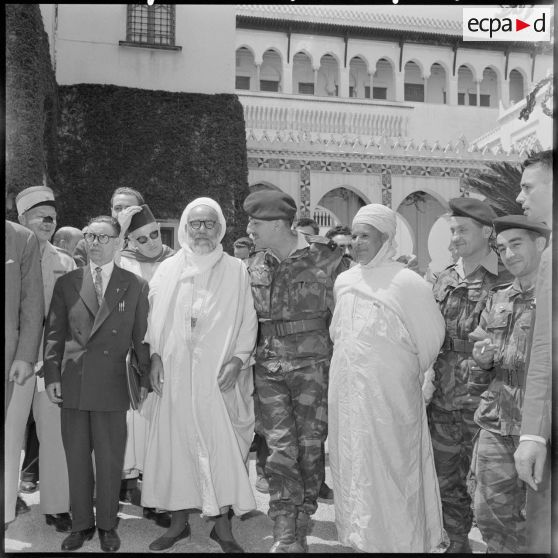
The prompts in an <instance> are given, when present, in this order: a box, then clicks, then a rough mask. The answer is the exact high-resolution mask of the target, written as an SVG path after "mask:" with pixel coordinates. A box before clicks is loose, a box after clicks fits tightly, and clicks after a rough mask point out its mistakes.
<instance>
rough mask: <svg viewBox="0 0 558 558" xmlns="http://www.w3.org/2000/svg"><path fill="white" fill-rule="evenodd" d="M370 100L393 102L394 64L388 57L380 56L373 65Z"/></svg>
mask: <svg viewBox="0 0 558 558" xmlns="http://www.w3.org/2000/svg"><path fill="white" fill-rule="evenodd" d="M373 67H374V73H373V75H372V91H371V92H370V96H371V98H372V99H384V100H389V101H393V100H395V67H396V66H395V63H394V62H393V60H392V59H391V57H389V56H381V57H380V58H378V60H376V63H375V64H374V66H373Z"/></svg>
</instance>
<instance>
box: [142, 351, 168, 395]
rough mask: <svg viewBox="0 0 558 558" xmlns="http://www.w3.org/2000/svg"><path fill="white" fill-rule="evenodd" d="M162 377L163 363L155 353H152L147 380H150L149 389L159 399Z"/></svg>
mask: <svg viewBox="0 0 558 558" xmlns="http://www.w3.org/2000/svg"><path fill="white" fill-rule="evenodd" d="M164 377H165V373H164V371H163V361H162V360H161V357H160V356H159V355H158V354H157V353H153V354H152V355H151V370H150V372H149V379H150V380H151V387H152V388H153V391H154V392H155V393H156V394H157V395H158V396H159V397H161V396H162V395H163V383H164V381H165V378H164ZM142 389H143V388H142Z"/></svg>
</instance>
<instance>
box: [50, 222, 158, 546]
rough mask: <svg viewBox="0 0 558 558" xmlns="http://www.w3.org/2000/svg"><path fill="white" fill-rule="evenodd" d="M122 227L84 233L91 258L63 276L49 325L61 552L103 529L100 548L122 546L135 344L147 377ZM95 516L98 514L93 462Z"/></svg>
mask: <svg viewBox="0 0 558 558" xmlns="http://www.w3.org/2000/svg"><path fill="white" fill-rule="evenodd" d="M119 234H120V225H119V224H118V221H116V219H114V218H113V217H108V216H101V217H95V218H94V219H92V220H91V221H90V222H89V224H88V229H87V232H86V233H85V234H84V237H85V240H86V242H87V251H88V256H89V263H88V264H87V265H86V266H84V267H81V268H79V269H76V270H74V271H72V272H70V273H68V274H66V275H63V276H62V277H60V278H59V279H58V281H57V282H56V284H55V286H54V293H53V295H52V302H51V306H50V310H49V313H48V318H47V323H46V326H45V341H44V371H45V383H46V386H47V393H48V396H49V398H50V399H51V401H52V402H54V403H60V404H61V405H62V417H61V423H62V440H63V443H64V450H65V452H66V461H67V464H68V476H69V482H70V502H71V510H72V533H71V534H70V535H69V536H68V537H67V538H66V539H65V540H64V541H63V543H62V550H77V549H78V548H81V546H82V545H83V543H84V542H85V541H86V540H89V539H91V538H92V537H93V534H94V533H95V522H96V525H97V527H98V529H99V539H100V543H101V549H102V550H104V551H106V552H114V551H116V550H118V549H119V548H120V539H119V537H118V534H117V532H116V524H117V512H118V493H119V489H120V477H121V474H122V467H123V462H124V449H125V444H126V411H127V410H128V408H129V405H130V400H129V395H128V388H127V379H126V355H127V353H128V349H129V348H130V346H131V345H133V347H134V349H135V351H136V354H137V356H138V361H139V368H140V372H141V373H142V374H149V369H150V357H149V347H148V345H144V344H143V343H142V341H143V338H144V335H145V331H146V328H147V312H148V308H149V303H148V300H147V294H148V290H149V287H148V284H147V281H145V280H144V279H142V278H141V277H139V276H137V275H135V274H133V273H130V272H129V271H125V270H123V269H121V268H120V267H118V266H117V265H115V264H114V256H115V254H116V253H117V252H118V250H119V248H120V240H119ZM91 451H94V454H95V470H96V490H97V498H96V509H97V516H96V518H95V517H94V515H93V484H94V481H93V464H92V460H91Z"/></svg>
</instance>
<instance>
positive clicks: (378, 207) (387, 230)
mask: <svg viewBox="0 0 558 558" xmlns="http://www.w3.org/2000/svg"><path fill="white" fill-rule="evenodd" d="M358 223H364V224H365V225H370V226H371V227H374V228H375V229H378V230H379V231H380V232H381V233H384V234H385V235H387V236H388V238H390V239H391V238H393V237H394V236H395V230H396V226H397V221H396V220H395V211H393V210H392V209H390V208H389V207H386V206H385V205H382V204H381V203H371V204H368V205H365V206H364V207H361V208H360V209H359V210H358V213H357V214H356V215H355V217H354V219H353V227H354V226H355V225H356V224H358Z"/></svg>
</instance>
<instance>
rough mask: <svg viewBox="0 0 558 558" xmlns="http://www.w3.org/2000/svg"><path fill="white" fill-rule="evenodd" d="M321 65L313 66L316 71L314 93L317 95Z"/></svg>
mask: <svg viewBox="0 0 558 558" xmlns="http://www.w3.org/2000/svg"><path fill="white" fill-rule="evenodd" d="M319 69H320V68H319V67H318V68H316V67H314V66H312V71H313V72H314V95H316V93H317V92H318V71H319Z"/></svg>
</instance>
